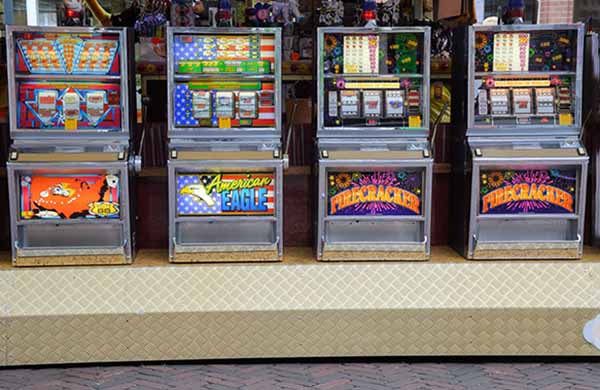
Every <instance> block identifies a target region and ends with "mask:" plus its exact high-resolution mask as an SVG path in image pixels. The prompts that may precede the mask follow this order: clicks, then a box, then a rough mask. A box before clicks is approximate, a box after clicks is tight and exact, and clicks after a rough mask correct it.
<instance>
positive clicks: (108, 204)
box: [19, 172, 121, 220]
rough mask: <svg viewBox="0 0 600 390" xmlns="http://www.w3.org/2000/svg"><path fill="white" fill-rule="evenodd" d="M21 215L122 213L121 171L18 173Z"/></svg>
mask: <svg viewBox="0 0 600 390" xmlns="http://www.w3.org/2000/svg"><path fill="white" fill-rule="evenodd" d="M19 183H20V194H21V196H20V205H19V207H20V215H21V219H63V220H64V219H95V218H119V217H120V192H121V182H120V179H119V175H116V174H109V173H108V172H104V173H88V172H81V173H60V172H57V173H33V174H28V175H20V176H19Z"/></svg>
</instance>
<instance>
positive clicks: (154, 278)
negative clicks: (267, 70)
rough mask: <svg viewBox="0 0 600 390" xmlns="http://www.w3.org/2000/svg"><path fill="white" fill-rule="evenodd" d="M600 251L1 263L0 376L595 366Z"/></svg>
mask: <svg viewBox="0 0 600 390" xmlns="http://www.w3.org/2000/svg"><path fill="white" fill-rule="evenodd" d="M599 285H600V249H597V248H586V253H585V256H584V259H583V260H578V261H568V262H565V261H553V262H540V261H518V260H517V261H513V262H510V263H507V262H479V263H477V262H468V261H465V260H464V259H463V258H462V257H460V256H459V255H458V254H457V253H456V252H454V251H452V250H450V249H449V248H446V247H433V248H432V261H431V262H424V263H392V262H387V263H322V262H317V261H315V260H314V258H313V255H312V249H311V248H286V251H285V256H284V259H283V262H282V263H273V264H203V265H200V264H196V265H177V264H169V263H168V259H167V253H166V251H149V250H142V251H140V253H139V255H138V256H137V258H136V262H135V263H134V264H133V265H132V266H129V267H81V268H73V267H64V268H52V269H35V270H34V269H19V270H15V268H14V267H13V266H11V263H10V259H9V256H8V254H5V255H4V256H2V258H1V259H0V340H4V342H2V343H0V365H3V366H11V365H30V364H64V363H97V362H127V361H157V360H183V359H231V358H284V357H285V358H290V357H291V358H294V357H316V356H320V357H345V356H401V355H404V356H418V355H420V356H436V355H457V356H464V355H489V356H497V355H512V356H516V355H538V356H559V355H561V356H565V355H579V356H600V350H598V349H596V348H594V346H592V345H591V344H588V343H587V342H586V341H585V339H584V338H583V335H582V332H583V327H584V326H585V324H586V323H587V322H588V321H590V320H592V319H594V318H595V317H596V316H597V315H598V314H600V302H599V301H598V299H597V295H598V294H597V293H598V286H599Z"/></svg>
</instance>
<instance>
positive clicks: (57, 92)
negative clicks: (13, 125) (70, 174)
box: [16, 80, 122, 131]
mask: <svg viewBox="0 0 600 390" xmlns="http://www.w3.org/2000/svg"><path fill="white" fill-rule="evenodd" d="M120 98H121V85H120V84H119V83H118V82H117V83H115V82H102V81H98V82H83V81H82V82H77V81H69V80H64V81H62V80H61V81H43V80H40V81H33V80H17V101H18V105H17V108H16V111H17V128H19V129H41V130H45V131H52V130H71V131H77V130H102V131H119V130H120V129H121V119H122V107H121V99H120Z"/></svg>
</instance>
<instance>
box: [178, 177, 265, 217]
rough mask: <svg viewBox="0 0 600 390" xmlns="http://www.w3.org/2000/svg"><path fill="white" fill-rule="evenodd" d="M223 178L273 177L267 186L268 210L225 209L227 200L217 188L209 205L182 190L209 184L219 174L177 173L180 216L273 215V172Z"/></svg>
mask: <svg viewBox="0 0 600 390" xmlns="http://www.w3.org/2000/svg"><path fill="white" fill-rule="evenodd" d="M221 175H222V177H221V180H222V181H223V182H231V181H234V180H239V179H248V178H264V177H269V178H271V183H270V184H269V185H268V186H266V187H256V188H255V190H256V189H258V188H266V189H267V193H266V197H267V203H266V204H265V205H266V207H267V210H266V211H265V212H255V211H252V210H239V211H223V202H224V201H227V200H226V199H223V196H222V194H221V193H219V192H217V189H216V188H213V189H212V191H211V192H210V194H208V195H209V196H210V197H211V198H212V199H213V200H214V202H215V204H214V205H213V206H209V205H208V204H207V203H206V202H205V201H203V200H201V199H200V198H198V197H196V196H193V195H188V194H182V190H183V189H184V188H186V187H188V186H190V185H196V184H202V185H203V186H208V185H209V184H210V183H211V182H212V181H213V180H214V179H215V177H216V176H217V174H209V173H198V174H180V175H177V214H178V215H180V216H194V215H232V214H246V215H248V214H260V215H273V214H274V212H275V179H274V177H273V174H265V173H257V174H253V173H231V174H221Z"/></svg>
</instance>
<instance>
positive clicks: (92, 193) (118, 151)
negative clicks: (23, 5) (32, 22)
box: [7, 26, 140, 266]
mask: <svg viewBox="0 0 600 390" xmlns="http://www.w3.org/2000/svg"><path fill="white" fill-rule="evenodd" d="M7 38H8V41H7V42H8V55H9V61H8V77H9V94H10V95H9V100H10V136H11V139H12V146H11V150H10V153H9V161H8V163H7V175H8V184H9V199H10V222H11V223H10V224H11V237H12V239H11V249H12V261H13V263H14V264H15V265H17V266H28V265H69V264H77V265H81V264H126V263H131V262H132V260H133V249H134V234H133V215H134V213H133V207H132V204H131V200H130V195H131V191H132V188H131V179H130V177H131V175H132V174H133V172H134V171H135V170H136V168H139V165H140V161H139V159H138V158H136V157H135V156H133V155H132V153H130V135H131V134H132V132H133V129H132V126H133V125H134V123H135V120H134V117H133V115H134V113H135V100H133V99H134V96H135V95H134V94H133V90H132V88H133V85H132V83H131V82H130V79H132V78H133V68H132V66H133V64H132V63H131V61H129V60H128V59H129V58H130V57H133V55H132V52H131V50H132V47H133V45H132V44H131V43H132V40H131V38H132V37H131V34H130V32H129V31H128V30H126V29H122V28H108V29H107V28H102V29H93V28H82V27H60V28H55V27H21V26H7Z"/></svg>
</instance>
